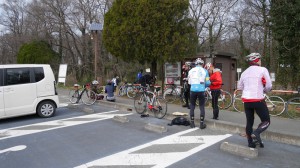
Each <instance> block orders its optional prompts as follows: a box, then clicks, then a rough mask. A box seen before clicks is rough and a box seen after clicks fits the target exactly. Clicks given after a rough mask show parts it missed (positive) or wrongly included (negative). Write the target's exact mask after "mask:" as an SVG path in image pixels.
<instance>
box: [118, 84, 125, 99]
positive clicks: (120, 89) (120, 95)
mask: <svg viewBox="0 0 300 168" xmlns="http://www.w3.org/2000/svg"><path fill="white" fill-rule="evenodd" d="M124 95H125V88H124V87H122V86H121V87H120V88H119V90H118V96H119V97H122V96H124Z"/></svg>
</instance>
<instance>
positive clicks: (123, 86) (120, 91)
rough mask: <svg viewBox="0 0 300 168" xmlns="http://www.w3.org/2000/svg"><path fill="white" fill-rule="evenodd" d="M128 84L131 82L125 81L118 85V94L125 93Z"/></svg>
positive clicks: (122, 94)
mask: <svg viewBox="0 0 300 168" xmlns="http://www.w3.org/2000/svg"><path fill="white" fill-rule="evenodd" d="M128 86H131V84H127V82H125V83H124V84H122V85H121V86H120V87H119V90H118V96H124V95H127V88H128Z"/></svg>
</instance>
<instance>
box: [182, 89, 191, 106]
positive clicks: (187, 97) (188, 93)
mask: <svg viewBox="0 0 300 168" xmlns="http://www.w3.org/2000/svg"><path fill="white" fill-rule="evenodd" d="M190 87H191V85H188V84H185V85H184V88H183V96H184V99H185V102H186V106H189V99H190Z"/></svg>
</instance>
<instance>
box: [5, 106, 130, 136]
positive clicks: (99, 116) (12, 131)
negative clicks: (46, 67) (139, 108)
mask: <svg viewBox="0 0 300 168" xmlns="http://www.w3.org/2000/svg"><path fill="white" fill-rule="evenodd" d="M118 111H119V110H114V111H108V112H103V113H96V114H89V115H83V116H79V117H72V118H64V119H61V120H54V121H48V122H41V123H37V124H31V125H25V126H20V127H13V128H9V129H2V130H0V135H4V136H3V137H0V140H2V139H7V138H12V137H17V136H23V135H28V134H34V133H38V132H43V131H49V130H54V129H58V128H64V127H70V126H74V125H79V124H86V123H91V122H96V121H101V120H107V119H111V118H113V117H114V116H115V115H116V114H114V113H115V112H118ZM132 114H133V113H126V114H117V115H120V116H127V115H132ZM83 118H84V120H80V119H83ZM89 118H90V119H91V120H88V119H89ZM72 119H73V120H72ZM86 119H87V120H86ZM30 127H35V128H33V129H30ZM38 127H41V129H38ZM43 127H44V128H43Z"/></svg>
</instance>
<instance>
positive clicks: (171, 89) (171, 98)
mask: <svg viewBox="0 0 300 168" xmlns="http://www.w3.org/2000/svg"><path fill="white" fill-rule="evenodd" d="M181 89H182V87H181V86H177V85H176V84H166V88H165V91H164V94H163V98H164V99H165V100H166V101H167V102H168V103H174V102H175V101H176V100H178V99H179V100H181V102H183V103H185V99H184V96H183V94H182V93H181Z"/></svg>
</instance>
